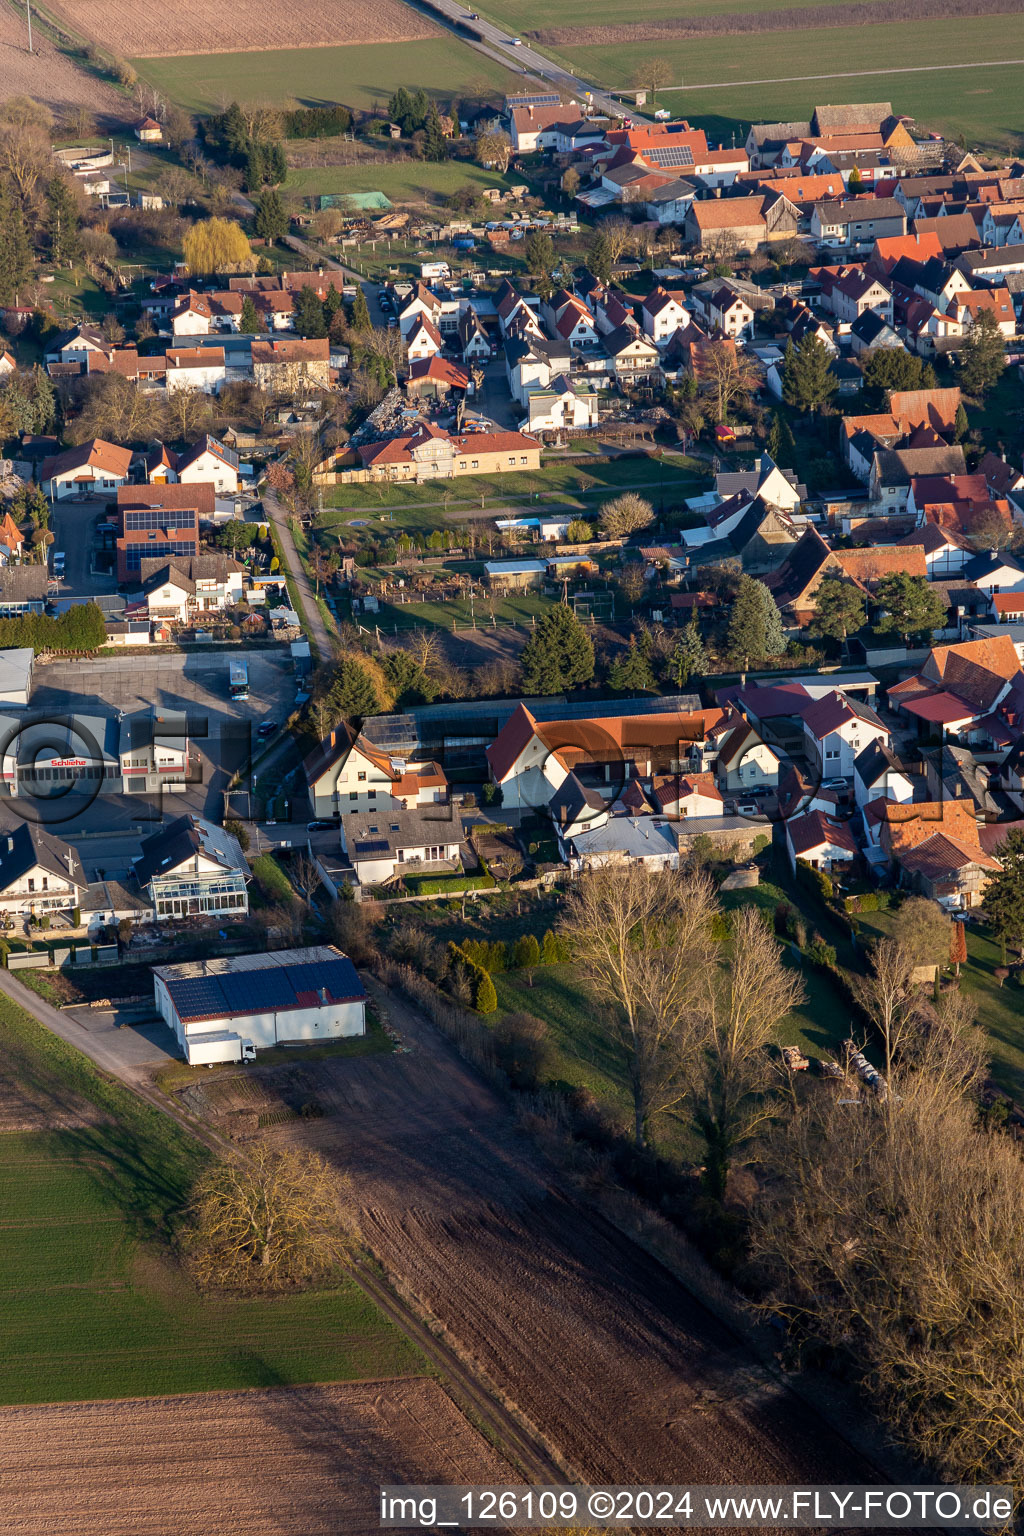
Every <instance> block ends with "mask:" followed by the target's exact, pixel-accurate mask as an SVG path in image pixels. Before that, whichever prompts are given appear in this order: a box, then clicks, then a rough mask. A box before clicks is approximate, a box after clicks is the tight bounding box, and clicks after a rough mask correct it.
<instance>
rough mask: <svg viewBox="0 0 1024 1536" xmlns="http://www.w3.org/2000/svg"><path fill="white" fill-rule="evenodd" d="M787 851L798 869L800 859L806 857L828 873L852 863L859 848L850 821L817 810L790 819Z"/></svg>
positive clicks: (816, 867)
mask: <svg viewBox="0 0 1024 1536" xmlns="http://www.w3.org/2000/svg"><path fill="white" fill-rule="evenodd" d="M786 851H787V853H788V854H789V862H790V865H791V867H792V869H793V870H794V872H795V870H796V861H797V859H802V860H803V861H804V863H805V864H810V865H812V866H813V867H814V868H815V869H820V870H823V871H824V872H825V873H826V874H828V873H830V872H831V871H832V870H835V869H841V868H842V867H843V866H844V865H847V864H851V863H852V862H853V860H854V859H855V858H856V857H857V852H858V849H857V844H856V842H855V841H854V838H853V833H852V832H851V831H850V828H849V825H848V823H846V822H845V821H836V820H834V819H833V818H832V817H831V816H826V815H825V813H824V811H817V810H816V811H807V812H805V813H804V814H803V815H802V816H791V817H790V819H789V820H788V821H787V822H786Z"/></svg>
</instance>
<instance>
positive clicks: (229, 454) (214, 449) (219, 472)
mask: <svg viewBox="0 0 1024 1536" xmlns="http://www.w3.org/2000/svg"><path fill="white" fill-rule="evenodd" d="M177 474H178V481H179V483H180V484H181V485H196V484H199V483H201V482H203V481H205V482H206V483H207V484H209V483H211V482H212V484H213V486H214V488H215V490H216V491H217V494H218V495H220V496H235V495H237V493H238V454H237V453H235V452H234V450H233V449H231V448H226V447H225V446H224V444H223V443H219V442H218V441H217V439H216V438H215V437H211V436H210V434H209V433H207V434H206V436H205V437H204V438H203V440H202V442H199V443H197V444H196V446H195V447H194V448H190V449H189V450H188V451H187V452H186V453H184V454H182V455H180V456H179V458H178V460H177Z"/></svg>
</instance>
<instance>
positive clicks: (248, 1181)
mask: <svg viewBox="0 0 1024 1536" xmlns="http://www.w3.org/2000/svg"><path fill="white" fill-rule="evenodd" d="M357 1241H358V1224H357V1220H356V1215H355V1202H354V1199H353V1196H352V1192H351V1186H350V1185H349V1182H348V1180H347V1179H346V1178H345V1177H344V1176H343V1175H340V1174H337V1173H335V1172H334V1171H333V1170H332V1169H330V1168H329V1167H328V1166H327V1164H326V1163H325V1162H324V1161H323V1159H322V1158H320V1157H317V1156H316V1155H315V1154H314V1153H312V1152H302V1151H297V1150H294V1149H292V1148H287V1149H285V1148H282V1149H277V1148H272V1147H268V1146H266V1145H264V1144H262V1143H259V1142H257V1143H256V1144H255V1145H254V1146H253V1147H252V1148H251V1150H250V1151H249V1153H248V1156H247V1157H246V1159H245V1160H244V1161H242V1160H241V1159H235V1158H232V1159H230V1160H225V1161H223V1162H220V1163H216V1164H215V1165H214V1166H213V1167H212V1168H210V1169H209V1170H208V1171H207V1172H206V1173H204V1174H203V1175H202V1176H201V1177H200V1179H199V1180H198V1182H197V1184H196V1187H195V1190H194V1193H193V1198H192V1203H191V1206H190V1210H189V1221H188V1226H187V1229H186V1231H185V1234H184V1236H183V1248H184V1252H185V1255H186V1259H187V1262H188V1264H189V1267H190V1268H191V1270H192V1273H193V1274H194V1275H195V1278H196V1279H197V1281H198V1282H199V1284H200V1285H209V1286H226V1287H230V1288H233V1289H247V1288H250V1287H259V1288H271V1287H278V1286H283V1285H295V1284H302V1283H305V1282H309V1281H311V1280H315V1279H317V1278H318V1277H320V1276H322V1275H324V1274H326V1273H328V1272H329V1271H330V1270H332V1269H334V1268H335V1267H337V1266H338V1265H340V1264H342V1263H344V1261H345V1260H346V1258H347V1257H348V1256H349V1254H350V1253H351V1252H352V1250H353V1248H354V1247H355V1245H356V1242H357Z"/></svg>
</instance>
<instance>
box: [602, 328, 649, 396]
mask: <svg viewBox="0 0 1024 1536" xmlns="http://www.w3.org/2000/svg"><path fill="white" fill-rule="evenodd" d="M603 341H604V349H605V352H606V353H607V354H608V357H609V358H610V359H611V361H612V363H613V365H614V368H615V378H616V381H617V383H618V384H620V385H634V384H642V383H644V382H646V381H649V380H651V379H654V378H657V376H658V370H659V366H660V358H659V355H658V348H657V347H656V346H655V344H654V342H653V341H650V340H648V338H647V337H646V336H642V335H640V333H639V332H638V331H637V330H636V328H635V327H632V326H628V325H620V326H619V328H618V330H615V331H611V332H610V333H609V334H608V335H607V336H605V337H604V338H603Z"/></svg>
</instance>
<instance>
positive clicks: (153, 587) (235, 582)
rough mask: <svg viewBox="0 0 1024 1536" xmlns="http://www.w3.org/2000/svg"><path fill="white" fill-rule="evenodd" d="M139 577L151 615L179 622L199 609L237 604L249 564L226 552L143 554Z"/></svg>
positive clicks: (216, 610) (210, 610)
mask: <svg viewBox="0 0 1024 1536" xmlns="http://www.w3.org/2000/svg"><path fill="white" fill-rule="evenodd" d="M134 570H135V567H134V564H133V566H132V571H133V573H134ZM138 577H139V580H140V582H141V584H142V591H143V596H144V598H145V601H146V608H147V611H148V613H149V617H150V618H151V619H172V620H173V621H174V622H175V623H177V624H186V623H188V622H189V620H190V619H191V618H192V617H193V616H194V615H195V614H197V613H219V612H222V611H223V610H224V609H225V608H231V607H234V605H235V604H236V603H240V602H241V601H242V599H243V597H244V595H245V590H244V577H245V566H244V565H241V564H240V563H239V562H238V561H237V560H233V559H232V558H231V556H230V555H226V554H219V553H213V554H204V555H192V556H188V555H186V556H178V557H177V558H176V559H171V560H164V559H162V558H156V559H154V558H153V557H152V556H146V555H141V556H140V557H139V561H138Z"/></svg>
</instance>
